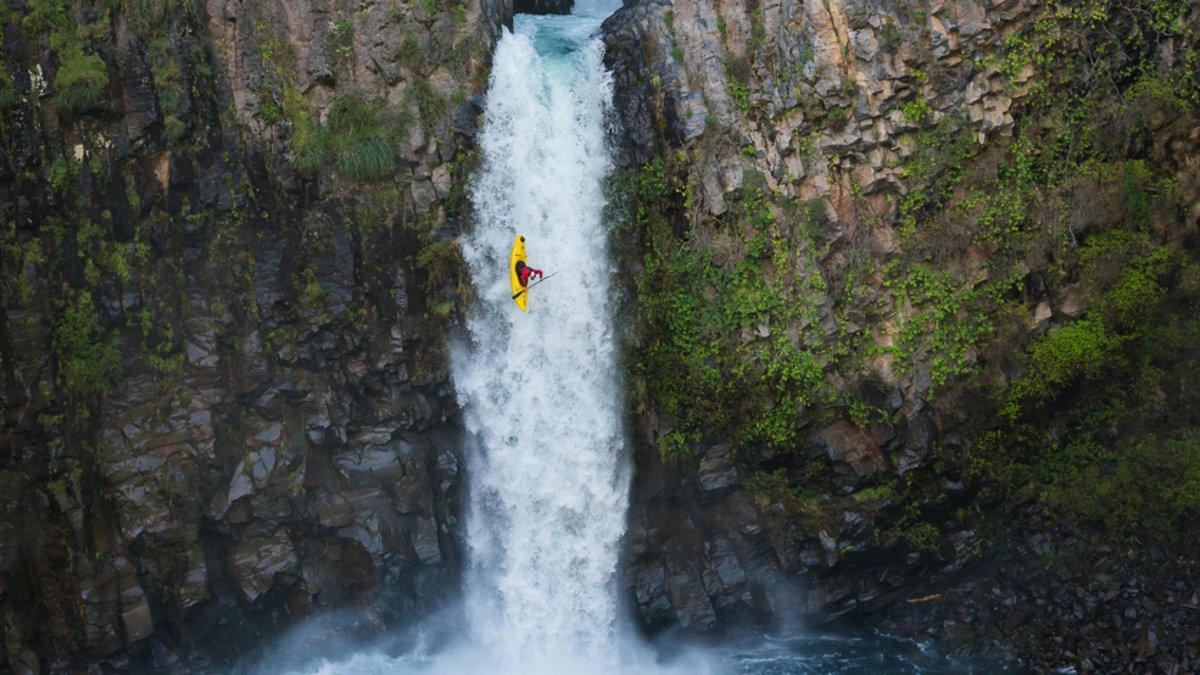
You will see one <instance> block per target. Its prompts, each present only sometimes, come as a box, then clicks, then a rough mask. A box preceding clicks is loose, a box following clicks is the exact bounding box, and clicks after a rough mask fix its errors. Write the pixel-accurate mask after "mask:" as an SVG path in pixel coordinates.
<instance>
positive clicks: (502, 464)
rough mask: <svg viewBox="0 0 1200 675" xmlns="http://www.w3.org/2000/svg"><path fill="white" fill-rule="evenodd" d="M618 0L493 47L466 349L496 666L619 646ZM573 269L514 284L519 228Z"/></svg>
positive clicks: (469, 248) (469, 252)
mask: <svg viewBox="0 0 1200 675" xmlns="http://www.w3.org/2000/svg"><path fill="white" fill-rule="evenodd" d="M616 5H617V3H615V2H606V3H599V2H593V3H586V2H584V3H580V5H579V6H578V7H577V9H576V14H575V15H573V16H570V17H539V18H533V17H518V24H517V26H516V31H515V33H513V34H508V35H505V36H504V38H503V39H502V40H501V41H500V44H499V45H498V47H497V49H496V53H495V57H494V60H493V66H492V74H491V80H490V83H489V89H488V95H487V106H486V110H487V112H486V121H485V125H484V128H483V133H482V137H481V140H480V146H481V150H482V157H483V164H482V167H481V169H480V173H479V175H478V177H477V180H476V183H475V186H474V192H473V202H474V207H475V225H474V229H473V231H472V232H471V233H470V235H468V236H467V237H466V238H465V241H464V246H463V250H464V255H465V257H466V260H467V263H468V265H469V267H470V270H471V276H472V280H473V283H474V287H475V289H476V299H475V302H474V306H473V307H472V308H471V310H470V313H469V318H468V321H467V328H468V333H469V339H468V340H466V341H465V342H463V343H462V344H459V345H457V347H456V348H455V349H454V350H453V352H452V359H451V361H452V372H453V377H454V382H455V386H456V389H457V392H458V395H459V399H460V401H461V403H462V404H463V406H464V415H465V421H466V428H467V432H468V438H470V439H471V443H472V446H473V447H472V449H471V452H470V453H469V455H468V458H467V462H468V467H469V474H470V483H469V499H470V501H469V505H468V515H467V518H468V522H467V529H466V533H467V543H468V548H469V553H468V561H469V565H468V569H467V583H466V595H467V606H466V609H467V616H468V620H469V622H470V630H471V634H472V638H473V641H474V643H475V646H476V648H479V649H484V650H486V651H487V652H488V653H490V654H492V655H494V658H496V659H498V661H499V665H501V666H504V665H511V666H517V665H520V664H537V663H539V662H540V663H545V664H551V663H559V664H561V663H563V662H564V660H568V661H571V662H574V663H577V664H578V663H587V664H592V665H596V666H599V664H602V663H604V661H605V659H611V658H615V654H616V652H617V633H618V629H619V626H618V617H619V607H618V600H617V596H618V594H617V588H616V584H615V581H614V574H615V571H616V564H617V557H618V552H619V545H620V539H621V536H622V534H623V532H624V527H625V510H626V501H627V493H628V468H627V465H628V459H627V457H626V452H625V449H624V444H623V437H622V430H621V423H620V419H621V403H620V400H621V398H620V392H619V389H618V386H617V381H616V375H615V373H616V368H617V363H616V354H615V347H614V339H613V329H612V317H611V315H610V304H609V303H610V301H611V297H610V290H609V277H610V275H611V272H612V267H611V265H610V262H609V258H608V251H607V239H608V232H607V229H606V226H605V222H604V220H603V212H604V206H605V195H604V181H605V179H606V177H607V176H608V174H609V172H610V170H611V160H610V153H609V148H608V146H607V139H606V132H605V118H606V115H607V114H608V110H609V105H610V100H611V91H612V89H611V83H610V80H609V76H608V74H607V72H606V71H605V70H604V66H603V63H602V48H601V44H600V40H599V38H598V37H597V36H596V29H597V28H598V26H599V23H600V21H601V20H602V19H603V17H604V16H605V15H607V14H608V13H609V12H611V11H612V10H613V9H615V6H616ZM518 233H520V234H523V235H525V237H526V245H527V249H528V255H529V263H530V265H532V266H534V267H542V268H545V270H546V271H547V273H549V272H557V273H558V275H557V276H556V277H555V278H554V279H552V280H549V281H548V282H547V283H546V284H544V285H541V286H539V287H537V288H536V289H534V290H532V291H531V292H530V298H529V313H527V314H523V313H520V312H519V311H518V310H517V308H516V307H515V305H514V303H513V302H512V299H511V298H510V293H511V291H510V290H509V281H508V274H507V271H506V268H507V265H508V258H509V248H510V246H511V245H512V241H513V237H514V236H515V235H516V234H518Z"/></svg>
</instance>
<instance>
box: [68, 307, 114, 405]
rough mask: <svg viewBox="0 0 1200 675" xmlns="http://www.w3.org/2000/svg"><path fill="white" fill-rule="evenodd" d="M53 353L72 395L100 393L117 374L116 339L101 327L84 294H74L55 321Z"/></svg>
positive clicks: (93, 309)
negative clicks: (75, 393) (73, 393)
mask: <svg viewBox="0 0 1200 675" xmlns="http://www.w3.org/2000/svg"><path fill="white" fill-rule="evenodd" d="M54 351H55V354H56V356H57V358H58V372H59V375H60V376H61V377H62V381H63V384H64V385H65V386H66V387H67V389H68V390H70V391H72V392H78V393H82V394H98V393H102V392H103V391H105V390H106V389H107V388H108V387H109V385H110V384H111V383H112V382H113V380H114V378H116V377H117V376H118V375H119V374H120V370H121V352H120V350H118V349H117V344H116V338H115V337H114V336H113V335H111V334H109V332H108V331H105V330H104V328H103V327H101V326H100V322H99V320H98V318H97V316H96V307H95V304H94V303H93V301H92V295H91V293H89V292H87V291H74V292H73V293H72V294H71V296H70V299H69V300H68V303H67V305H66V307H65V308H64V309H63V311H62V313H61V314H60V315H59V317H58V320H57V321H56V322H55V324H54Z"/></svg>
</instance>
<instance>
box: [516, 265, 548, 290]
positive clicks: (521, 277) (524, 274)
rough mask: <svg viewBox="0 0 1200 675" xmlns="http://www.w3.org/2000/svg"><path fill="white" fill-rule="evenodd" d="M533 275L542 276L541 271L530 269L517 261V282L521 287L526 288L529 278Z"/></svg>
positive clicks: (534, 268)
mask: <svg viewBox="0 0 1200 675" xmlns="http://www.w3.org/2000/svg"><path fill="white" fill-rule="evenodd" d="M534 274H536V275H538V276H539V277H540V276H542V271H541V270H539V269H537V268H536V267H530V266H529V265H526V264H525V263H523V262H521V261H520V260H518V261H517V281H520V282H521V285H522V286H528V285H529V277H531V276H533V275H534Z"/></svg>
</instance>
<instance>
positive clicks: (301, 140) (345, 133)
mask: <svg viewBox="0 0 1200 675" xmlns="http://www.w3.org/2000/svg"><path fill="white" fill-rule="evenodd" d="M285 109H286V110H287V111H288V117H289V119H290V120H291V121H292V138H291V144H292V151H291V153H290V155H289V157H288V159H289V162H290V163H291V165H292V166H293V167H294V168H295V169H296V170H298V171H301V172H303V173H316V172H317V171H319V170H320V169H321V168H322V167H323V166H324V165H325V163H326V162H327V161H332V163H333V168H334V170H335V171H337V172H338V173H339V174H340V175H342V176H343V177H345V178H349V179H350V180H354V181H360V182H370V181H376V180H380V179H383V178H386V177H388V176H390V175H392V174H393V173H395V171H396V166H397V162H398V146H397V142H398V141H397V138H396V131H397V129H396V126H395V124H394V118H395V116H394V115H393V114H391V113H389V111H388V110H387V109H386V106H385V104H384V103H383V101H367V100H365V99H364V98H363V97H362V96H361V95H360V94H357V93H352V94H346V95H343V96H342V97H340V98H338V99H337V100H336V101H335V102H334V104H333V107H332V108H331V109H330V111H329V119H328V120H326V122H325V124H324V125H322V124H318V123H317V122H315V121H313V120H312V118H311V117H309V116H308V115H307V114H306V112H307V105H306V104H305V103H304V102H303V97H301V96H300V95H299V94H298V93H297V92H285ZM301 111H303V112H301Z"/></svg>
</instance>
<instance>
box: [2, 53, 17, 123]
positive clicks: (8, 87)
mask: <svg viewBox="0 0 1200 675" xmlns="http://www.w3.org/2000/svg"><path fill="white" fill-rule="evenodd" d="M20 100H21V94H20V93H19V92H17V88H16V85H15V83H14V82H13V77H12V75H11V74H10V73H9V72H8V68H5V67H4V65H3V64H2V63H0V112H4V111H5V110H8V109H9V108H11V107H13V106H14V105H16V103H17V101H20Z"/></svg>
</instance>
